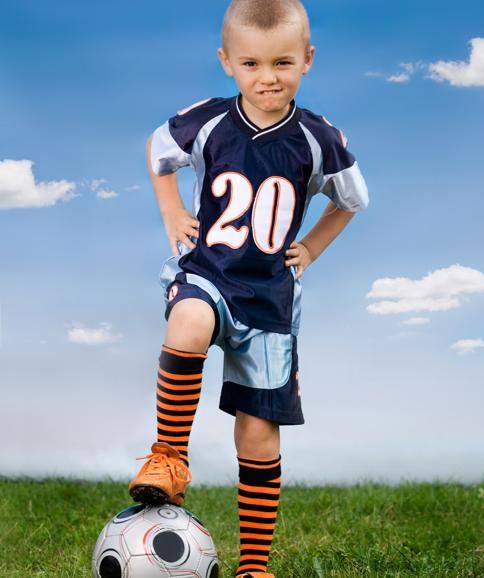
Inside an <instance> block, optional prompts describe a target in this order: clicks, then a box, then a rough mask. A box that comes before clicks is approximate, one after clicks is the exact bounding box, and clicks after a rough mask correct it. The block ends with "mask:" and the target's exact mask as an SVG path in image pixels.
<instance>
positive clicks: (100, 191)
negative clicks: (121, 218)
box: [81, 179, 119, 200]
mask: <svg viewBox="0 0 484 578" xmlns="http://www.w3.org/2000/svg"><path fill="white" fill-rule="evenodd" d="M104 183H107V181H106V179H92V180H91V181H89V180H88V179H84V180H82V181H81V185H82V186H83V187H87V188H88V189H90V190H91V191H93V192H95V193H96V197H97V198H98V199H103V200H105V199H114V198H115V197H118V196H119V195H118V193H117V192H116V191H113V190H108V189H106V188H100V187H101V185H103V184H104Z"/></svg>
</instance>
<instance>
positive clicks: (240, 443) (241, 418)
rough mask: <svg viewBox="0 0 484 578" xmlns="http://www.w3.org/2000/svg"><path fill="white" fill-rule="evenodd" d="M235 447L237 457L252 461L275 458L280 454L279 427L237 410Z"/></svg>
mask: <svg viewBox="0 0 484 578" xmlns="http://www.w3.org/2000/svg"><path fill="white" fill-rule="evenodd" d="M234 434H235V435H234V437H235V447H236V448H237V453H238V455H240V456H242V457H252V458H254V459H261V460H266V459H267V460H269V459H274V458H277V457H278V455H279V452H280V434H279V425H278V424H277V423H275V422H272V421H269V420H265V419H262V418H259V417H255V416H252V415H248V414H246V413H244V412H241V411H239V410H237V412H236V419H235V430H234Z"/></svg>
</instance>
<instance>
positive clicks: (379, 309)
mask: <svg viewBox="0 0 484 578" xmlns="http://www.w3.org/2000/svg"><path fill="white" fill-rule="evenodd" d="M472 293H484V274H483V273H481V271H478V270H477V269H471V268H470V267H463V266H462V265H459V264H456V265H451V266H450V267H447V268H446V269H437V270H436V271H432V272H431V273H428V274H427V275H426V276H425V277H423V278H422V279H416V280H413V279H408V278H407V277H395V278H389V277H385V278H383V279H377V280H376V281H374V282H373V285H372V288H371V291H370V292H369V293H367V295H366V297H367V298H374V299H382V301H379V302H378V303H373V304H371V305H368V307H367V308H366V309H367V311H368V312H369V313H374V314H377V315H389V314H393V313H409V312H413V311H447V310H448V309H456V308H458V307H460V306H461V299H462V296H463V295H466V294H472ZM386 299H392V301H388V300H386Z"/></svg>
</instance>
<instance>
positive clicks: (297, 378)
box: [296, 371, 301, 397]
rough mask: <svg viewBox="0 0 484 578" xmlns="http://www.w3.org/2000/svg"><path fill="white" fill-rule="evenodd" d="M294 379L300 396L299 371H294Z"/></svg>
mask: <svg viewBox="0 0 484 578" xmlns="http://www.w3.org/2000/svg"><path fill="white" fill-rule="evenodd" d="M296 381H297V394H298V396H299V397H301V389H300V388H299V371H296Z"/></svg>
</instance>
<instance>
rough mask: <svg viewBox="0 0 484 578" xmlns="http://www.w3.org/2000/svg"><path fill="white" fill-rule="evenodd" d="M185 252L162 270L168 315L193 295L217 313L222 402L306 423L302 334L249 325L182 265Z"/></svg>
mask: <svg viewBox="0 0 484 578" xmlns="http://www.w3.org/2000/svg"><path fill="white" fill-rule="evenodd" d="M179 257H180V255H175V256H172V257H170V258H169V259H167V261H165V263H164V265H163V267H162V269H161V271H160V283H161V285H162V287H163V288H164V299H165V304H166V311H165V318H166V319H167V320H168V318H169V316H170V312H171V310H172V308H173V307H174V305H175V304H176V303H178V301H181V300H182V299H187V298H197V299H202V300H203V301H205V302H207V303H208V304H209V305H210V307H211V308H212V310H213V312H214V314H215V328H214V331H213V334H212V338H211V340H210V345H217V346H219V347H220V348H221V349H222V350H223V352H224V367H223V385H222V391H221V395H220V403H219V408H220V409H221V410H222V411H224V412H226V413H229V414H231V415H234V416H235V415H236V410H237V409H238V410H240V411H242V412H245V413H248V414H250V415H254V416H257V417H260V418H264V419H267V420H270V421H273V422H275V423H278V424H279V425H301V424H303V423H304V416H303V413H302V408H301V394H300V388H299V370H298V355H297V336H296V335H293V334H290V333H288V334H285V333H274V332H270V331H264V330H262V329H255V328H250V327H247V325H244V324H243V323H241V322H240V321H239V320H238V319H236V318H235V317H233V315H232V314H231V312H230V310H229V307H228V305H227V303H226V301H225V299H224V298H223V296H222V295H221V293H220V292H219V291H218V289H217V288H216V287H215V285H214V284H213V283H211V282H210V281H208V280H207V279H205V278H204V277H201V276H199V275H194V274H192V273H185V272H184V271H182V270H181V269H180V268H179V267H178V259H179Z"/></svg>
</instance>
